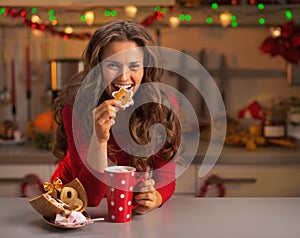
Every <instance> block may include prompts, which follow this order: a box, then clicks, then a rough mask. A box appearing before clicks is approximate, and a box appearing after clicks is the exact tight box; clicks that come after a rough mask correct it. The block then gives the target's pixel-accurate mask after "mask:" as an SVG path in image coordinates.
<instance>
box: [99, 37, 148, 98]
mask: <svg viewBox="0 0 300 238" xmlns="http://www.w3.org/2000/svg"><path fill="white" fill-rule="evenodd" d="M120 52H121V53H120ZM101 60H102V72H103V77H104V80H106V82H107V83H108V86H107V88H106V92H107V93H108V95H112V92H114V91H117V90H119V89H120V88H121V87H123V88H126V89H127V90H130V91H132V92H133V93H135V92H136V91H137V89H138V88H139V86H140V85H141V83H142V79H143V75H144V67H143V65H144V53H143V50H142V49H141V48H139V47H138V45H137V44H136V43H135V42H134V41H115V42H112V43H110V44H109V45H107V47H106V48H105V49H104V51H103V55H102V59H101Z"/></svg>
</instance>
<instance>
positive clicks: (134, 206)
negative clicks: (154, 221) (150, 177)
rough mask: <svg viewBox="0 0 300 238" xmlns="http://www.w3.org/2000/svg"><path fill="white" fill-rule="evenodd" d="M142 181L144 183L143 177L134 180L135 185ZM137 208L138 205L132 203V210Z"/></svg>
mask: <svg viewBox="0 0 300 238" xmlns="http://www.w3.org/2000/svg"><path fill="white" fill-rule="evenodd" d="M143 181H145V178H144V177H143V176H141V177H139V178H136V180H135V185H137V184H138V183H140V182H143ZM133 194H134V193H133ZM138 206H139V204H137V203H134V202H132V209H135V208H137V207H138Z"/></svg>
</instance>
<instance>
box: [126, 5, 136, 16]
mask: <svg viewBox="0 0 300 238" xmlns="http://www.w3.org/2000/svg"><path fill="white" fill-rule="evenodd" d="M124 10H125V13H126V15H127V16H129V17H131V18H134V17H135V16H136V13H137V10H138V9H137V8H136V6H133V5H129V6H126V7H125V8H124Z"/></svg>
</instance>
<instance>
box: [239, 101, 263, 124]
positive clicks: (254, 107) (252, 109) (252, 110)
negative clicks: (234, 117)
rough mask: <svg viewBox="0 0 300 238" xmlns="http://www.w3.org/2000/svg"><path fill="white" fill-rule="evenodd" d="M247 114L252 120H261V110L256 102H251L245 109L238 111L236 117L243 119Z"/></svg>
mask: <svg viewBox="0 0 300 238" xmlns="http://www.w3.org/2000/svg"><path fill="white" fill-rule="evenodd" d="M247 114H250V116H251V117H252V118H253V119H257V120H262V119H263V109H262V107H261V106H260V105H259V103H258V102H257V101H254V102H252V103H251V104H250V105H248V106H247V107H246V108H244V109H242V110H240V111H239V112H238V117H239V118H245V117H246V115H247Z"/></svg>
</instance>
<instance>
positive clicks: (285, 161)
mask: <svg viewBox="0 0 300 238" xmlns="http://www.w3.org/2000/svg"><path fill="white" fill-rule="evenodd" d="M186 145H187V148H186V150H188V145H189V143H186ZM207 146H208V142H206V141H200V146H199V149H198V152H197V154H196V157H195V158H194V160H193V163H192V164H191V165H190V166H189V168H188V169H187V170H186V171H185V172H184V174H183V175H181V176H179V177H178V179H177V188H176V190H175V193H176V194H190V195H193V196H199V194H200V190H201V188H204V187H205V186H206V185H205V183H206V182H207V180H208V179H210V178H211V177H212V176H216V177H218V178H220V179H225V181H226V180H227V182H223V183H221V186H222V187H223V189H224V190H225V191H224V192H225V196H227V197H297V196H300V149H299V142H298V148H297V149H289V148H284V147H276V146H274V147H273V146H268V147H259V148H258V149H257V150H256V151H247V150H246V149H245V148H244V147H228V146H225V147H224V148H223V150H222V153H221V155H220V158H219V159H218V161H217V163H216V164H215V165H214V166H213V167H212V170H211V171H210V172H209V173H208V174H206V175H205V176H204V177H201V178H200V177H199V176H198V172H199V167H200V166H201V165H202V163H203V159H204V156H205V153H206V149H207ZM228 180H229V181H228ZM243 180H245V181H244V182H243ZM219 191H220V186H218V184H211V185H210V186H207V191H206V192H205V194H204V196H219Z"/></svg>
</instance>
